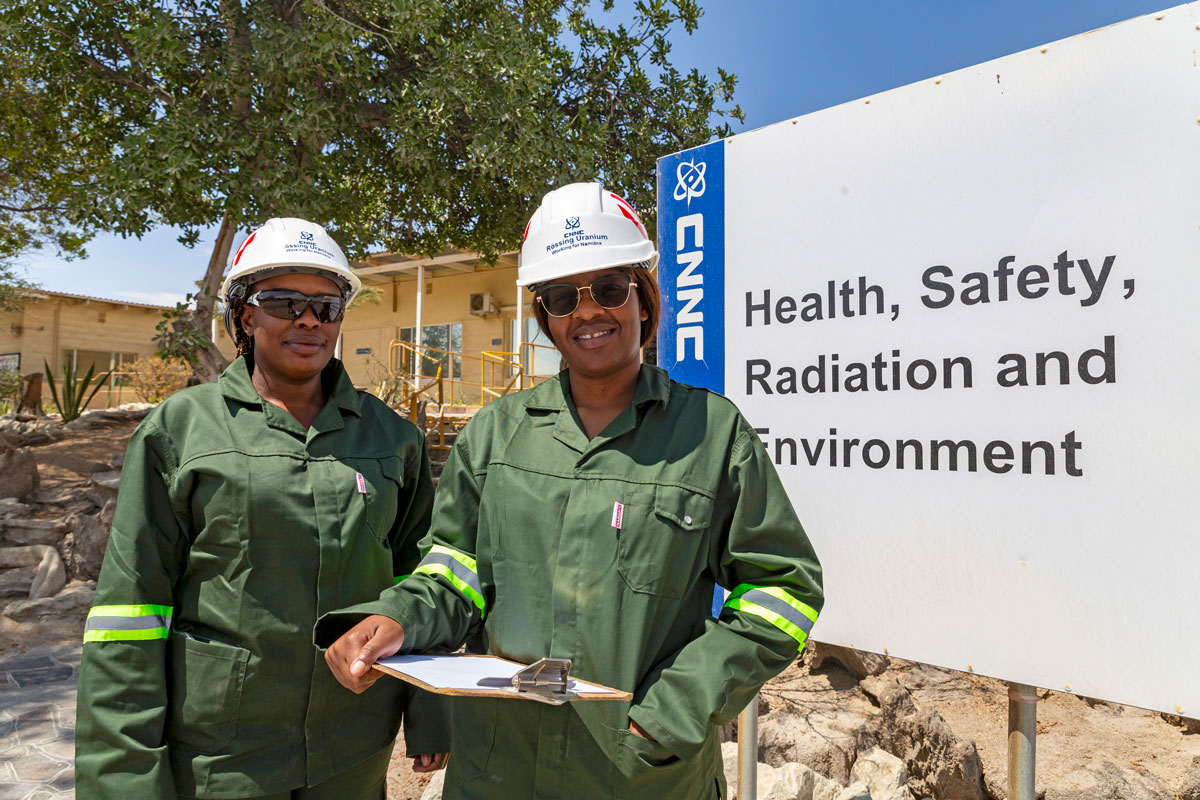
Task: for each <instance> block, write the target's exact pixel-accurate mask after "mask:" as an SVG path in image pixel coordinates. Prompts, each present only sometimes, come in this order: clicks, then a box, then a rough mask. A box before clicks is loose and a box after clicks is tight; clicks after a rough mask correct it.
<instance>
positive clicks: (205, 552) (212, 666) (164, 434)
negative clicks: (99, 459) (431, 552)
mask: <svg viewBox="0 0 1200 800" xmlns="http://www.w3.org/2000/svg"><path fill="white" fill-rule="evenodd" d="M322 379H323V381H324V382H325V386H326V389H327V391H328V392H329V400H328V402H327V403H326V404H325V407H324V408H323V409H322V410H321V412H320V414H318V416H317V418H316V419H315V420H314V421H313V424H312V426H311V428H309V429H307V430H306V429H304V428H303V427H301V425H300V424H299V423H298V422H297V421H296V419H295V418H294V417H292V416H291V415H290V414H289V413H288V412H286V411H284V410H283V409H282V408H278V407H277V406H275V405H272V404H271V403H268V402H266V401H264V400H263V398H262V397H261V396H260V395H259V394H258V392H257V391H256V390H255V388H254V386H253V384H252V383H251V381H250V372H249V369H248V366H247V362H246V361H245V359H244V358H239V359H237V360H236V361H234V362H233V364H232V365H231V366H230V367H229V368H228V369H227V370H226V371H225V373H224V374H223V375H221V377H220V379H219V380H218V381H217V382H216V383H212V384H206V385H203V386H197V387H195V388H192V389H185V390H183V391H181V392H179V393H177V394H175V395H173V396H172V397H170V398H169V399H168V400H166V401H165V402H164V403H163V404H162V405H160V406H159V407H158V408H156V409H155V410H154V411H153V412H152V413H151V414H150V415H149V416H148V417H146V419H145V421H144V422H143V423H142V424H141V425H140V426H139V427H138V429H137V431H135V432H134V434H133V437H132V438H131V439H130V442H129V448H128V451H127V454H126V456H125V464H124V471H123V473H122V476H121V489H120V493H119V495H118V499H117V510H116V516H115V518H114V520H113V526H112V533H111V535H110V538H109V542H108V551H107V553H106V554H105V557H104V565H103V568H102V570H101V573H100V580H99V583H98V585H97V587H96V598H95V605H94V606H93V607H92V609H91V612H90V613H89V615H88V621H87V628H86V632H85V634H84V646H83V663H82V666H81V667H80V677H79V703H78V711H77V727H76V759H75V776H76V791H77V793H78V796H79V797H80V798H96V797H105V798H121V800H135V798H136V800H148V799H149V798H167V797H175V796H176V795H177V793H178V794H182V795H187V796H196V797H206V798H235V797H254V796H258V795H265V794H271V793H275V792H281V791H288V790H291V789H295V788H298V787H302V786H306V785H313V784H317V783H321V782H323V781H325V780H326V779H328V778H329V777H331V776H333V775H335V774H336V773H338V772H341V771H344V770H347V769H349V768H350V767H353V766H354V765H355V764H357V763H359V762H362V761H363V760H364V759H367V758H369V757H372V756H373V755H375V754H376V753H378V752H380V751H381V750H382V749H384V748H388V747H390V746H391V743H392V742H393V741H394V739H395V737H396V733H397V730H398V728H399V725H400V717H401V712H402V711H403V710H405V709H407V710H408V712H409V713H407V714H405V716H406V723H407V724H406V726H405V739H406V742H407V745H408V750H409V753H410V754H417V753H431V752H445V751H446V750H448V746H449V720H448V717H447V716H446V713H445V708H444V706H443V705H442V703H443V702H444V701H442V700H440V699H437V698H434V697H433V696H432V695H429V694H427V693H424V692H416V691H415V690H414V691H409V689H408V688H406V686H405V685H404V684H403V683H401V682H400V681H396V680H381V681H379V682H378V684H377V685H375V686H374V687H372V688H371V689H369V690H368V691H367V692H365V693H364V694H362V695H355V694H353V693H352V692H350V691H348V690H346V689H344V688H342V687H341V686H340V685H339V684H338V683H337V681H336V680H334V678H333V675H332V674H331V673H330V671H329V668H328V667H327V666H326V664H325V662H324V659H323V658H322V657H321V655H320V653H319V651H318V650H317V649H316V648H315V647H313V644H312V631H313V626H314V624H315V623H316V620H317V619H318V618H319V617H320V616H321V614H323V613H325V612H327V611H331V610H333V609H337V608H343V607H345V606H347V605H350V604H353V603H358V602H362V601H364V600H367V599H369V598H375V597H378V596H379V594H380V592H381V591H383V590H384V589H385V588H386V587H389V586H392V585H394V583H395V580H396V576H400V575H404V574H406V573H409V572H411V571H412V570H413V568H414V567H415V566H416V564H417V561H418V559H419V551H418V548H417V542H418V540H419V539H420V538H421V536H423V535H424V534H425V532H426V530H427V528H428V525H429V512H430V507H431V505H432V498H433V486H432V483H431V481H430V477H429V460H428V455H427V453H426V450H425V442H424V439H423V437H422V435H421V433H420V431H418V430H417V428H416V427H415V426H413V425H412V424H410V423H409V422H408V421H406V420H403V419H401V418H400V417H398V416H397V415H396V413H395V412H394V411H392V410H391V409H389V408H388V407H387V406H385V405H384V404H383V403H381V402H379V401H378V400H377V399H375V398H374V397H372V396H371V395H368V394H366V393H364V392H359V391H357V390H355V388H354V386H353V385H352V384H351V383H350V379H349V377H348V376H347V375H346V372H345V370H344V369H343V368H342V365H341V363H340V362H338V361H336V360H334V361H332V362H331V363H330V365H329V366H328V367H327V368H326V370H325V372H324V373H323V374H322Z"/></svg>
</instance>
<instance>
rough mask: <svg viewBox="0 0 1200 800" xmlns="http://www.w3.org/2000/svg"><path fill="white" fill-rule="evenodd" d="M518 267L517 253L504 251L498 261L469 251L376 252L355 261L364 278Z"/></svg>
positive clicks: (355, 269)
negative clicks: (424, 253) (491, 261)
mask: <svg viewBox="0 0 1200 800" xmlns="http://www.w3.org/2000/svg"><path fill="white" fill-rule="evenodd" d="M515 266H517V253H516V251H513V252H511V253H502V254H501V255H500V256H498V257H497V259H496V262H495V264H491V265H488V264H484V263H483V261H482V259H480V257H479V254H478V253H473V252H471V251H469V250H447V251H445V252H442V253H438V254H437V255H434V256H409V255H405V254H403V253H372V254H371V255H369V256H367V257H366V258H365V259H363V260H362V261H358V262H355V264H354V272H355V273H356V274H357V275H358V276H359V277H360V278H364V279H369V278H375V279H380V278H389V277H390V278H395V277H398V276H403V275H411V276H413V277H416V275H417V271H418V270H419V269H421V268H424V269H425V274H426V275H427V276H434V277H436V276H438V275H450V274H461V273H469V272H476V271H477V270H480V269H495V268H497V267H515Z"/></svg>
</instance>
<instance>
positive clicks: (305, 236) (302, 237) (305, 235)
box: [300, 231, 313, 242]
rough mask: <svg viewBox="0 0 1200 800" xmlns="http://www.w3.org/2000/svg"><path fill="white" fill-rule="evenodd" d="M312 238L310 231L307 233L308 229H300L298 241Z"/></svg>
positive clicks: (308, 240)
mask: <svg viewBox="0 0 1200 800" xmlns="http://www.w3.org/2000/svg"><path fill="white" fill-rule="evenodd" d="M312 240H313V235H312V234H311V233H309V232H308V231H300V241H302V242H311V241H312Z"/></svg>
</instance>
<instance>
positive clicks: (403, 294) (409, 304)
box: [342, 267, 531, 402]
mask: <svg viewBox="0 0 1200 800" xmlns="http://www.w3.org/2000/svg"><path fill="white" fill-rule="evenodd" d="M516 278H517V271H516V269H515V268H512V267H496V268H493V269H481V270H480V271H478V272H473V273H462V272H447V271H438V272H436V273H433V275H432V276H429V277H427V278H426V280H425V294H424V300H423V304H422V305H423V308H422V319H423V323H424V325H427V326H428V325H450V324H461V325H462V353H464V354H465V355H466V356H478V355H479V354H480V353H481V352H483V351H506V352H511V351H512V349H513V347H514V342H513V341H512V330H511V329H512V320H513V319H514V318H515V316H516V298H517V289H516ZM380 288H382V289H383V297H382V298H381V299H380V302H379V304H378V305H374V304H371V303H365V304H360V305H357V306H355V307H354V308H353V309H351V310H350V311H348V312H347V314H346V319H345V322H343V324H342V359H343V361H344V362H345V364H346V369H347V371H348V372H349V373H350V378H351V380H353V381H354V383H355V385H357V386H359V387H362V388H370V389H373V388H375V387H376V386H378V385H379V383H380V382H381V380H382V379H383V376H384V375H385V374H386V373H387V366H388V346H389V343H390V342H391V341H392V340H394V339H399V338H400V332H401V329H403V328H411V327H413V326H414V325H415V323H416V314H417V297H416V293H417V281H416V279H415V278H413V277H409V276H407V275H404V276H401V277H399V278H397V279H396V280H395V282H393V283H390V284H384V285H381V286H380ZM476 292H491V294H492V296H493V302H494V303H495V304H496V306H497V308H498V313H496V314H489V315H488V316H482V317H481V316H476V315H473V314H471V312H470V306H469V301H470V296H471V295H472V294H474V293H476ZM530 297H531V296H530V294H529V293H528V292H525V293H524V299H525V302H526V308H525V314H526V316H527V317H528V316H529V314H530V306H529V300H530ZM364 351H365V352H364ZM461 378H462V381H463V385H461V386H456V387H454V391H455V392H456V393H461V395H462V398H461V399H463V400H465V401H466V402H478V395H479V391H478V389H477V388H475V389H472V387H471V386H469V385H467V384H472V385H474V386H476V387H477V386H478V384H479V383H480V362H479V361H478V360H474V359H472V358H469V357H464V359H463V363H462V368H461ZM485 378H487V379H488V381H489V382H491V381H492V378H491V377H490V376H487V375H485ZM500 379H501V372H497V373H496V375H495V380H500ZM454 399H455V398H454V397H450V398H447V401H448V402H451V401H453V400H454Z"/></svg>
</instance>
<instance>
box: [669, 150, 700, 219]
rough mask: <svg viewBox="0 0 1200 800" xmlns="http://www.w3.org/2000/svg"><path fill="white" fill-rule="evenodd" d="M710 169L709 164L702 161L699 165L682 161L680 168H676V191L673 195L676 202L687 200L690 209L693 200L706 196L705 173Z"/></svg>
mask: <svg viewBox="0 0 1200 800" xmlns="http://www.w3.org/2000/svg"><path fill="white" fill-rule="evenodd" d="M706 169H708V162H706V161H701V162H700V163H699V164H697V163H696V162H695V161H681V162H679V166H678V167H676V168H675V180H676V183H675V191H674V193H673V194H672V197H674V198H675V199H676V200H687V204H688V208H691V206H692V200H694V199H696V198H697V197H702V196H703V195H704V190H705V188H706V187H705V185H704V171H705V170H706Z"/></svg>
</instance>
